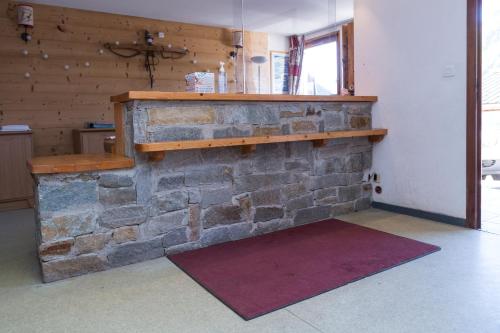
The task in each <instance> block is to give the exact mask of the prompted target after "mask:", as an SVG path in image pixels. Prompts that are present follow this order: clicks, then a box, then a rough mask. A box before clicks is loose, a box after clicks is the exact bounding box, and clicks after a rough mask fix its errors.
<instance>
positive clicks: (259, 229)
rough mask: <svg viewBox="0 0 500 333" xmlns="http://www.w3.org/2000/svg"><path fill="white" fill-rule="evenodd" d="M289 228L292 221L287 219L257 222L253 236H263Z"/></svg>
mask: <svg viewBox="0 0 500 333" xmlns="http://www.w3.org/2000/svg"><path fill="white" fill-rule="evenodd" d="M291 227H292V221H291V220H289V219H278V220H272V221H267V222H259V223H256V224H255V230H254V234H255V235H263V234H268V233H271V232H275V231H278V230H283V229H286V228H291Z"/></svg>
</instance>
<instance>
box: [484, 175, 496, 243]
mask: <svg viewBox="0 0 500 333" xmlns="http://www.w3.org/2000/svg"><path fill="white" fill-rule="evenodd" d="M481 187H482V191H481V200H482V202H481V215H482V217H481V219H482V221H481V228H482V230H484V231H488V232H492V233H496V234H499V235H500V181H494V180H492V179H490V178H488V179H487V180H485V181H483V182H482V186H481Z"/></svg>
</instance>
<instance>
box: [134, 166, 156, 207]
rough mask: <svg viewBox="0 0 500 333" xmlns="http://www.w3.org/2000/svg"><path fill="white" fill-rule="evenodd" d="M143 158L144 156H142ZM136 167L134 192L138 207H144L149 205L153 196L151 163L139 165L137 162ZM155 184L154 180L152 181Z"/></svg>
mask: <svg viewBox="0 0 500 333" xmlns="http://www.w3.org/2000/svg"><path fill="white" fill-rule="evenodd" d="M143 158H145V156H143ZM136 163H137V165H136V167H135V171H136V176H135V179H136V184H135V190H136V192H137V204H138V205H146V204H149V200H151V196H152V194H153V190H154V189H155V186H154V185H155V184H154V183H153V178H154V174H153V165H154V164H153V163H147V162H145V163H141V162H139V161H137V162H136ZM154 182H156V179H155V180H154Z"/></svg>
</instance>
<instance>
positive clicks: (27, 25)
mask: <svg viewBox="0 0 500 333" xmlns="http://www.w3.org/2000/svg"><path fill="white" fill-rule="evenodd" d="M17 24H18V25H19V26H21V27H24V32H23V33H22V34H21V39H22V40H24V41H25V42H26V43H27V42H29V41H30V40H31V34H30V33H29V30H28V29H32V28H33V27H34V25H35V21H34V17H33V7H31V6H29V5H22V4H21V5H17Z"/></svg>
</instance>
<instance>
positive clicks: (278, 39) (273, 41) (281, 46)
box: [268, 33, 290, 52]
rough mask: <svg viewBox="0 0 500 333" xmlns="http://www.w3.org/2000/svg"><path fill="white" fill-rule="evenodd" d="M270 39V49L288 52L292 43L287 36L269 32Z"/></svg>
mask: <svg viewBox="0 0 500 333" xmlns="http://www.w3.org/2000/svg"><path fill="white" fill-rule="evenodd" d="M268 41H269V51H284V52H288V49H289V46H290V43H289V41H288V37H287V36H284V35H278V34H272V33H269V34H268Z"/></svg>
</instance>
